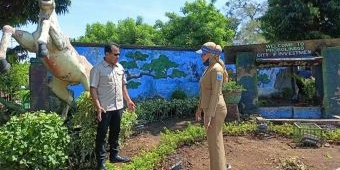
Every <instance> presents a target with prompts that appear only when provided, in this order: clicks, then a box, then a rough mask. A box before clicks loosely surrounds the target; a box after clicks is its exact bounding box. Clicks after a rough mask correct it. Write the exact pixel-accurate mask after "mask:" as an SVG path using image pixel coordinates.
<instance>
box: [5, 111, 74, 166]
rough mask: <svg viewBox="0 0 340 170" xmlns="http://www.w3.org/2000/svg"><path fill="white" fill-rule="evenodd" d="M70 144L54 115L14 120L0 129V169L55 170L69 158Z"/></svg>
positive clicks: (35, 114)
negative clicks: (68, 149)
mask: <svg viewBox="0 0 340 170" xmlns="http://www.w3.org/2000/svg"><path fill="white" fill-rule="evenodd" d="M69 142H70V137H69V135H68V131H67V128H66V127H65V126H64V120H63V119H62V118H61V117H60V116H59V115H57V114H56V113H50V114H46V113H44V112H43V111H38V112H35V113H25V114H22V115H20V116H13V117H12V118H11V119H10V121H9V122H7V123H6V124H5V125H4V126H3V127H1V129H0V169H8V170H12V169H58V168H59V167H60V166H62V165H63V164H64V163H65V161H66V160H67V158H68V156H67V147H68V144H69Z"/></svg>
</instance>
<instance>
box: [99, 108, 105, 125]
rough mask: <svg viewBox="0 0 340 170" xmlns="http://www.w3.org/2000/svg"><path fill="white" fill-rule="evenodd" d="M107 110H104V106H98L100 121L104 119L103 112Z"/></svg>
mask: <svg viewBox="0 0 340 170" xmlns="http://www.w3.org/2000/svg"><path fill="white" fill-rule="evenodd" d="M105 112H106V111H105V110H104V108H103V107H101V106H99V107H97V120H98V121H99V122H100V121H102V113H105Z"/></svg>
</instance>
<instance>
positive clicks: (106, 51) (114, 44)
mask: <svg viewBox="0 0 340 170" xmlns="http://www.w3.org/2000/svg"><path fill="white" fill-rule="evenodd" d="M112 46H115V47H117V48H120V46H119V44H117V43H114V42H110V43H108V44H107V45H105V46H104V53H111V52H112V50H111V47H112Z"/></svg>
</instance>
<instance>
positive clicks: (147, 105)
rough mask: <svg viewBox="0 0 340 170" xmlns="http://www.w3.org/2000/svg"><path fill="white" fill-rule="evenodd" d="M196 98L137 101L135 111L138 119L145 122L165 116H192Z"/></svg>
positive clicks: (195, 106) (164, 117)
mask: <svg viewBox="0 0 340 170" xmlns="http://www.w3.org/2000/svg"><path fill="white" fill-rule="evenodd" d="M197 104H198V99H197V98H188V99H173V100H164V99H153V100H145V101H141V102H138V103H137V109H136V112H137V114H138V119H139V120H141V121H146V122H154V121H158V120H162V119H166V118H173V117H177V118H182V117H187V116H190V117H193V116H194V113H195V111H196V109H197Z"/></svg>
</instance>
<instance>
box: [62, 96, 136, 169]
mask: <svg viewBox="0 0 340 170" xmlns="http://www.w3.org/2000/svg"><path fill="white" fill-rule="evenodd" d="M136 119H137V115H136V114H135V113H131V112H126V111H124V113H123V116H122V121H121V132H120V143H122V141H124V140H125V138H128V137H129V136H130V135H131V134H132V129H133V128H132V127H133V126H134V125H135V124H136ZM70 129H71V131H72V136H71V137H72V140H71V141H72V143H71V147H70V150H69V154H70V158H69V165H68V166H69V168H72V169H91V168H94V167H95V166H96V157H95V152H94V148H95V138H96V133H97V121H96V111H95V107H94V105H93V103H92V100H91V96H90V94H89V92H84V93H83V94H82V95H81V96H80V97H79V98H78V99H77V111H76V113H75V114H74V116H73V118H72V120H71V127H70Z"/></svg>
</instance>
